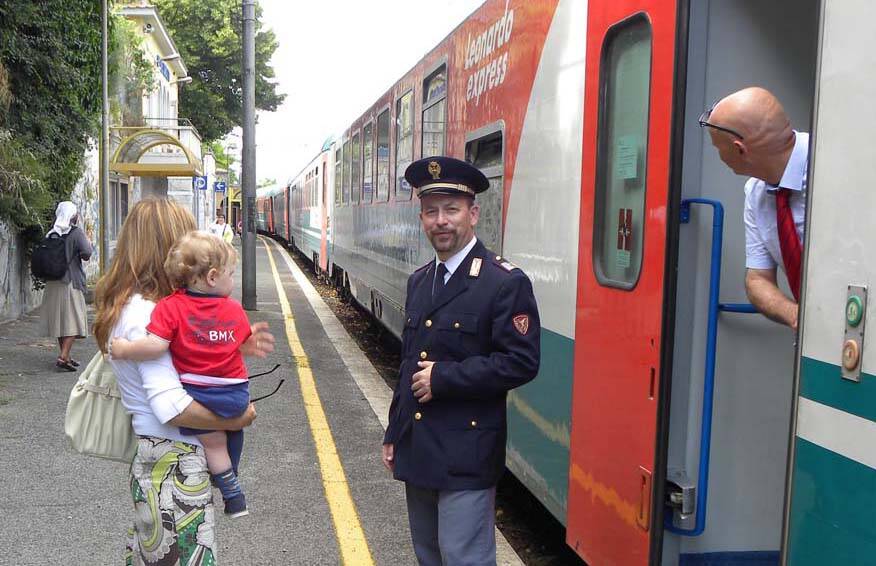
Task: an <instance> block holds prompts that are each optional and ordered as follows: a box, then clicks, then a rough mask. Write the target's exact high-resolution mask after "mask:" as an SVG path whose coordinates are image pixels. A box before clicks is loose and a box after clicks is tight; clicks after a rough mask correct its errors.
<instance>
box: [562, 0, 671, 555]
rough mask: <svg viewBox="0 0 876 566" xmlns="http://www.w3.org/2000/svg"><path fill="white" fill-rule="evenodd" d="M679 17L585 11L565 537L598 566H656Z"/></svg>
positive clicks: (621, 5)
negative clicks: (573, 356) (577, 255)
mask: <svg viewBox="0 0 876 566" xmlns="http://www.w3.org/2000/svg"><path fill="white" fill-rule="evenodd" d="M679 3H681V4H682V5H681V6H680V5H679ZM679 14H686V2H684V1H683V0H678V2H676V1H666V0H611V1H607V0H605V1H603V0H591V1H590V3H589V7H588V16H587V55H586V60H587V65H586V69H587V70H586V83H585V97H584V143H583V159H582V175H581V225H580V226H581V229H580V242H579V261H578V266H579V271H578V297H577V302H576V309H577V310H576V315H575V316H576V319H575V362H574V385H573V403H572V431H571V458H570V469H569V499H568V521H567V535H566V536H567V542H568V543H569V545H570V546H571V547H572V548H574V549H575V550H576V551H577V552H578V554H580V555H581V557H582V558H584V559H585V560H586V561H587V562H588V563H589V564H596V565H599V566H605V565H612V564H621V565H638V564H648V563H649V561H651V560H652V559H653V560H654V561H655V562H656V558H657V557H658V556H659V552H660V550H659V549H660V546H661V544H660V543H661V539H662V526H661V523H662V519H661V517H662V509H663V505H662V502H661V501H660V500H659V499H658V498H659V497H662V493H663V489H662V485H661V484H662V482H663V479H662V478H663V475H664V472H663V470H664V468H665V464H664V460H665V448H664V447H663V445H664V441H663V440H662V439H663V437H664V435H663V433H662V431H661V429H662V428H663V427H661V426H660V425H659V423H660V421H661V420H662V419H663V418H664V416H665V415H663V414H662V413H661V408H662V407H665V405H666V403H665V402H664V398H668V392H667V391H664V388H663V387H661V383H662V382H663V381H664V380H663V376H664V375H669V372H670V368H669V367H664V366H668V365H669V364H668V363H667V362H665V361H664V358H663V356H662V353H663V352H664V350H665V351H667V352H671V343H669V342H671V337H667V336H666V335H665V334H666V333H665V332H664V328H671V325H669V321H667V320H666V316H664V313H665V312H671V310H670V308H669V306H667V305H666V298H667V297H674V288H675V287H674V286H675V281H674V279H672V278H674V270H673V269H669V270H667V265H668V263H671V262H667V253H668V251H669V250H671V249H673V247H672V246H670V245H668V244H667V238H668V237H670V236H669V232H668V231H667V228H668V227H669V226H670V223H671V221H672V220H671V218H670V216H671V214H670V213H671V209H670V206H669V203H670V200H671V198H670V193H671V190H670V187H671V186H673V185H674V184H676V183H673V182H672V181H671V179H670V160H671V157H672V155H674V154H676V153H675V152H673V151H672V149H671V144H672V142H673V136H672V131H673V109H674V108H675V107H676V106H677V107H679V108H683V104H675V102H674V100H675V91H676V88H675V84H676V72H677V69H678V68H679V67H680V65H681V63H682V62H683V61H681V60H679V61H677V60H676V58H677V57H678V56H683V52H684V51H685V49H684V47H683V46H682V47H681V48H677V43H679V42H682V43H686V40H679V39H678V38H679V37H683V33H679V29H677V28H679V27H680V28H681V30H680V31H681V32H684V31H685V29H684V28H685V26H684V25H682V26H679V20H680V17H679ZM685 17H686V16H685ZM677 52H679V53H681V55H678V54H677ZM681 84H683V82H682V83H681ZM668 278H669V279H668ZM670 306H671V305H670ZM670 332H671V331H670ZM667 383H668V380H667Z"/></svg>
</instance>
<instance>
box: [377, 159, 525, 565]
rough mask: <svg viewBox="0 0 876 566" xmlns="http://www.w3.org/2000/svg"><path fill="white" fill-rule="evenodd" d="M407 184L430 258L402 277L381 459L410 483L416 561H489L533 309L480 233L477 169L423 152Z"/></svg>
mask: <svg viewBox="0 0 876 566" xmlns="http://www.w3.org/2000/svg"><path fill="white" fill-rule="evenodd" d="M405 179H407V181H408V182H409V183H410V184H411V186H413V187H414V188H416V189H417V195H418V196H419V198H420V221H421V223H422V226H423V231H424V232H425V234H426V237H427V238H428V239H429V241H430V242H431V243H432V247H433V248H435V254H436V258H435V260H434V261H430V262H429V263H427V264H426V265H424V266H423V267H421V268H420V269H418V270H417V271H415V272H414V273H413V274H412V275H411V276H410V278H408V285H407V300H406V303H405V321H406V322H405V328H404V332H403V335H402V362H401V367H400V369H399V382H398V385H397V386H396V389H395V393H394V394H393V398H392V405H391V407H390V409H389V426H388V428H387V430H386V436H385V437H384V440H383V462H384V464H385V465H386V467H387V468H388V469H389V470H391V471H392V472H393V476H394V477H395V478H396V479H398V480H401V481H403V482H405V492H406V497H407V505H408V519H409V521H410V526H411V536H412V539H413V544H414V551H415V553H416V555H417V559H418V560H419V563H420V564H421V565H427V566H432V565H441V564H444V565H448V566H455V565H459V564H466V565H473V566H474V565H478V566H480V565H487V564H491V565H492V564H495V563H496V541H495V496H496V483H497V482H498V481H499V477H500V476H501V475H502V472H503V471H504V468H505V437H506V415H505V396H506V394H507V392H508V390H510V389H513V388H515V387H518V386H520V385H523V384H524V383H526V382H528V381H530V380H531V379H533V378H534V377H535V375H536V373H537V372H538V365H539V356H540V353H539V335H540V326H539V318H538V308H537V307H536V304H535V297H534V296H533V294H532V284H531V283H530V281H529V279H528V278H527V277H526V275H525V274H524V273H523V271H521V270H520V269H519V268H517V267H516V266H514V265H513V264H512V263H511V262H509V261H507V260H505V259H503V258H502V257H501V256H498V255H496V254H495V253H493V252H491V251H489V250H488V249H486V247H484V245H483V244H482V243H481V242H479V241H478V239H477V237H476V236H475V226H476V225H477V223H478V217H479V214H480V208H479V207H478V205H477V204H476V202H475V194H476V193H480V192H483V191H485V190H487V189H488V188H489V181H487V178H486V177H485V176H484V175H483V173H481V172H480V171H479V170H478V169H476V168H475V167H473V166H472V165H470V164H468V163H466V162H464V161H460V160H458V159H452V158H450V157H429V158H426V159H421V160H419V161H416V162H414V163H412V164H411V165H410V166H409V167H408V168H407V170H406V171H405Z"/></svg>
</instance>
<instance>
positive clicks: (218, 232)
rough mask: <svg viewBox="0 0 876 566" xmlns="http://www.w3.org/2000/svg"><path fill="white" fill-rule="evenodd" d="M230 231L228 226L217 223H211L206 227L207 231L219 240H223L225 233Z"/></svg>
mask: <svg viewBox="0 0 876 566" xmlns="http://www.w3.org/2000/svg"><path fill="white" fill-rule="evenodd" d="M230 229H231V226H229V225H228V224H219V223H218V222H213V223H212V224H210V225H209V226H207V231H208V232H210V233H211V234H213V235H214V236H218V237H220V238H223V239H224V238H225V233H226V232H227V231H228V230H230Z"/></svg>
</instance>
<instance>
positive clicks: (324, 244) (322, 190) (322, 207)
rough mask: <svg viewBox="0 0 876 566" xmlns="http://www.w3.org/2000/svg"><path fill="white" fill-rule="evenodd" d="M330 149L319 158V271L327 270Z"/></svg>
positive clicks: (324, 271)
mask: <svg viewBox="0 0 876 566" xmlns="http://www.w3.org/2000/svg"><path fill="white" fill-rule="evenodd" d="M330 151H331V150H328V151H323V153H322V159H320V160H319V179H318V181H317V182H318V183H319V185H318V187H319V188H318V189H317V190H318V191H319V231H320V232H319V271H320V273H326V272H327V271H328V205H329V202H328V194H327V193H328V173H327V171H326V169H327V167H328V157H327V156H328V154H329V152H330Z"/></svg>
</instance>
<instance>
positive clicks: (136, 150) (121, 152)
mask: <svg viewBox="0 0 876 566" xmlns="http://www.w3.org/2000/svg"><path fill="white" fill-rule="evenodd" d="M118 129H119V130H121V131H123V132H125V130H128V129H127V128H118ZM126 133H127V132H126ZM160 145H171V146H175V147H178V148H179V149H180V150H182V155H180V154H173V155H174V156H176V157H178V158H179V159H177V160H174V161H170V160H168V159H167V158H168V157H171V155H169V154H159V159H155V160H150V161H146V162H142V163H141V162H140V160H141V159H142V158H143V155H144V154H145V153H146V152H147V151H149V150H150V149H152V148H153V147H156V146H160ZM183 157H184V158H185V161H183V160H182V158H183ZM110 169H111V170H112V171H115V172H116V173H122V174H125V175H130V176H132V177H195V176H199V175H201V174H202V165H201V160H200V159H198V158H197V157H196V156H195V155H193V154H192V152H191V151H189V150H188V148H186V147H185V145H183V144H182V143H181V142H180V141H179V139H177V138H176V137H174V136H172V135H171V134H169V133H167V132H166V131H163V130H159V129H152V128H143V129H136V130H134V131H133V132H130V133H128V134H127V135H126V136H125V137H124V138H123V139H122V142H121V143H120V144H119V147H118V148H117V149H116V151H115V153H114V154H113V157H112V160H111V162H110Z"/></svg>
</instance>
